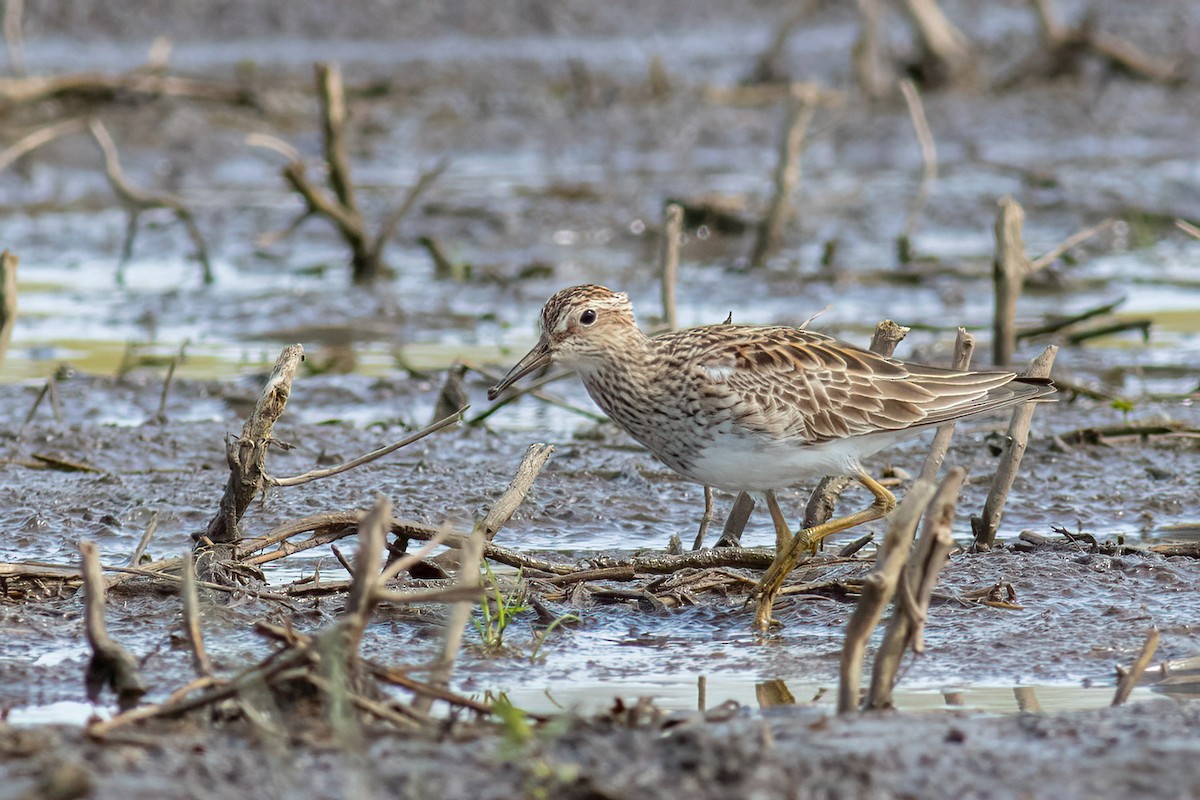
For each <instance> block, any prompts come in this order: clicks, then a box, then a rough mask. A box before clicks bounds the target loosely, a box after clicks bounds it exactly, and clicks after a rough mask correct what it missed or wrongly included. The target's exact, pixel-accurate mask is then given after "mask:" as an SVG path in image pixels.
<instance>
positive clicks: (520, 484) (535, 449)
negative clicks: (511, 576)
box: [479, 443, 554, 542]
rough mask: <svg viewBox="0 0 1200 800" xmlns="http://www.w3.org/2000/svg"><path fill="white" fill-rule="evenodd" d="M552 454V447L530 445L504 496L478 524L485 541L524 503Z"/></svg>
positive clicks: (537, 444) (539, 444)
mask: <svg viewBox="0 0 1200 800" xmlns="http://www.w3.org/2000/svg"><path fill="white" fill-rule="evenodd" d="M553 452H554V446H553V445H549V444H542V443H535V444H531V445H529V447H528V448H527V449H526V450H525V455H524V456H522V458H521V463H520V464H519V465H518V466H517V473H516V475H514V476H513V479H512V481H511V482H510V483H509V484H508V488H506V489H505V490H504V494H502V495H500V499H498V500H497V501H496V502H495V503H493V504H492V507H491V508H490V509H489V510H488V513H487V516H485V517H484V518H483V521H482V522H481V523H479V527H480V528H482V529H483V536H484V539H485V540H486V541H489V542H490V541H492V540H493V539H495V538H496V534H497V533H498V532H499V530H500V529H501V528H503V527H504V525H505V524H506V523H507V522H508V521H509V520H510V519H512V515H513V514H514V513H515V512H516V510H517V508H518V507H519V506H520V505H521V503H523V502H525V498H526V497H527V496H528V495H529V490H530V489H531V488H532V487H533V482H534V481H535V480H537V476H538V474H539V473H540V472H541V471H542V467H544V466H545V465H546V461H547V460H548V459H549V458H550V454H551V453H553Z"/></svg>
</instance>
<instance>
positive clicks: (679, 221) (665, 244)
mask: <svg viewBox="0 0 1200 800" xmlns="http://www.w3.org/2000/svg"><path fill="white" fill-rule="evenodd" d="M682 232H683V208H681V207H680V206H679V204H677V203H668V204H667V208H666V213H665V214H664V215H663V232H662V244H661V247H660V249H659V260H658V263H659V270H660V274H661V276H662V306H663V319H664V320H665V321H666V324H667V329H668V330H672V331H673V330H675V329H676V328H678V327H679V317H678V315H677V314H676V313H675V281H676V278H677V277H678V275H679V245H680V241H681V236H682Z"/></svg>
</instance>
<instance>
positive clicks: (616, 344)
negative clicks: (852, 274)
mask: <svg viewBox="0 0 1200 800" xmlns="http://www.w3.org/2000/svg"><path fill="white" fill-rule="evenodd" d="M551 363H558V364H560V365H562V366H564V367H567V368H570V369H573V370H575V372H576V373H578V375H579V377H580V379H581V380H582V381H583V385H584V387H585V388H586V389H587V391H588V394H589V395H591V397H592V399H593V400H594V401H595V402H596V405H598V406H600V408H601V409H602V410H603V411H604V412H605V413H606V414H607V415H608V416H609V417H610V418H611V419H612V420H613V422H615V423H617V425H619V426H620V427H621V428H623V429H624V430H625V431H626V432H628V433H629V434H630V435H631V436H632V437H633V438H634V439H636V440H637V441H638V442H640V443H641V444H643V445H644V446H645V447H646V448H647V449H648V450H650V452H652V453H653V454H654V455H655V456H656V457H657V458H658V459H659V460H660V461H662V462H663V463H664V464H666V465H667V466H668V467H670V468H671V469H673V470H674V471H675V472H677V473H679V474H680V475H682V476H683V477H685V478H687V479H689V480H692V481H695V482H696V483H699V484H702V485H706V486H713V487H715V488H718V489H724V490H728V491H732V492H738V491H745V492H748V493H750V494H751V496H754V497H757V498H759V499H761V500H763V501H765V503H766V506H767V509H768V510H769V511H770V514H771V520H772V523H773V524H774V526H775V535H776V558H775V563H774V564H772V567H771V569H769V570H768V572H767V576H766V577H764V579H763V583H762V584H760V592H759V599H760V615H759V618H758V620H757V623H758V624H759V625H760V627H765V626H766V625H767V624H774V623H773V621H772V620H770V619H769V614H770V602H771V598H773V595H774V591H777V590H778V584H779V583H781V582H782V579H783V577H784V576H785V575H786V573H787V572H788V571H790V570H791V568H792V566H794V564H795V557H796V555H797V554H798V553H799V552H801V551H802V550H803V549H805V548H811V547H815V545H816V544H817V543H818V542H819V541H820V540H821V539H823V538H824V537H826V536H829V535H830V534H833V533H837V532H839V531H843V530H847V529H848V528H852V527H855V526H857V525H860V524H863V523H865V522H869V521H871V520H876V519H879V518H881V517H883V516H885V515H887V514H888V513H889V512H890V511H891V510H892V509H893V508H894V507H895V504H896V498H895V496H894V495H893V494H892V493H891V492H890V491H888V490H887V489H886V488H885V487H884V486H882V485H880V484H879V482H877V481H876V480H874V479H873V478H872V477H871V476H870V475H868V474H867V473H866V471H865V470H864V469H863V467H862V464H861V461H862V459H863V458H865V457H867V456H869V455H872V454H874V453H876V452H878V451H880V450H882V449H884V448H886V447H888V446H890V445H893V444H895V443H897V442H900V441H903V440H904V439H907V438H909V437H912V436H914V435H916V434H918V433H920V432H921V431H922V430H923V429H925V428H927V427H929V426H936V425H940V424H941V423H944V422H950V421H953V420H957V419H961V418H963V417H968V416H973V415H975V414H982V413H985V412H988V411H994V410H996V409H999V408H1004V407H1006V406H1011V405H1015V404H1017V403H1022V402H1025V401H1028V400H1032V399H1035V398H1037V397H1041V396H1043V395H1046V394H1050V393H1052V392H1053V391H1054V388H1053V385H1052V384H1050V382H1049V381H1048V380H1045V379H1039V378H1025V377H1021V376H1018V375H1016V374H1014V373H1012V372H1005V371H963V370H952V369H944V368H941V367H930V366H924V365H920V364H912V363H907V362H904V361H899V360H897V359H894V358H887V357H884V356H881V355H879V354H877V353H873V352H871V351H869V350H864V349H862V348H859V347H856V346H854V345H852V344H847V343H845V342H841V341H838V340H837V339H834V338H833V337H831V336H826V335H824V334H821V333H816V332H813V331H809V330H805V329H802V328H793V327H787V326H780V325H770V326H759V325H730V324H725V325H706V326H702V327H698V328H688V329H686V330H680V331H672V332H670V333H664V334H661V335H659V336H653V337H650V336H646V335H645V334H644V333H642V331H641V330H640V329H639V328H638V326H637V321H636V320H635V318H634V314H633V306H632V304H631V303H630V301H629V296H628V295H626V294H624V293H619V292H613V291H611V290H610V289H607V288H605V287H603V286H595V285H584V286H573V287H571V288H568V289H563V290H562V291H560V292H558V293H557V294H555V295H554V296H553V297H551V298H550V299H549V300H548V301H547V302H546V305H545V306H544V307H543V308H542V313H541V336H540V338H539V339H538V342H537V344H536V345H534V347H533V349H532V350H530V351H529V353H528V354H526V355H525V357H524V358H522V359H521V360H520V361H519V362H517V364H516V366H514V367H513V368H512V370H511V371H510V372H509V373H508V374H507V375H506V376H505V377H504V379H503V380H501V381H500V382H499V383H498V384H496V385H495V386H493V387H492V388H491V389H490V390H489V391H488V399H489V400H495V399H496V397H497V396H499V394H500V393H501V392H503V391H504V390H505V389H507V388H508V387H509V386H511V385H513V384H514V383H516V382H517V381H518V380H520V379H521V378H522V377H524V376H526V375H528V374H530V373H532V372H534V371H536V370H539V369H542V368H543V367H546V366H548V365H550V364H551ZM825 475H850V476H852V477H854V478H855V479H856V480H858V481H859V482H860V483H861V484H862V485H863V486H865V487H866V488H867V489H868V490H869V491H870V492H871V493H872V494H873V495H874V497H875V500H874V502H873V503H872V505H871V506H870V507H868V508H866V509H864V510H862V511H859V512H856V513H854V514H850V515H848V516H846V517H841V518H838V519H832V520H829V521H828V522H825V523H823V524H821V525H818V526H815V527H813V528H810V529H807V530H801V531H799V532H797V533H796V534H795V536H793V534H792V532H791V529H790V528H789V527H788V524H787V521H786V519H785V518H784V515H783V512H782V511H781V510H780V508H779V503H778V501H777V500H776V498H775V491H776V490H777V489H782V488H785V487H789V486H793V485H796V484H798V483H801V482H804V481H806V480H812V479H814V478H820V477H823V476H825ZM772 586H773V587H774V590H772V588H771V587H772ZM764 595H768V598H767V604H768V605H767V609H766V612H765V613H766V616H765V617H764V616H763V614H762V613H761V609H762V606H761V603H762V601H763V596H764Z"/></svg>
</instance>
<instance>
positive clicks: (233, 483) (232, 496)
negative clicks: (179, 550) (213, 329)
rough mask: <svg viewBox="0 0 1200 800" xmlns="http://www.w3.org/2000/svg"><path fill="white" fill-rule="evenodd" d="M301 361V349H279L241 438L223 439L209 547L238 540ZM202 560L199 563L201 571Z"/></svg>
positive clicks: (262, 480) (263, 479)
mask: <svg viewBox="0 0 1200 800" xmlns="http://www.w3.org/2000/svg"><path fill="white" fill-rule="evenodd" d="M303 360H304V348H303V347H302V346H301V345H298V344H292V345H288V346H287V347H285V348H283V351H282V352H280V354H279V358H278V359H276V361H275V367H274V369H272V370H271V375H270V377H269V378H267V382H266V385H264V386H263V390H262V393H261V394H260V395H259V397H258V402H257V403H256V404H255V406H254V411H253V412H251V414H250V416H249V418H247V420H246V422H245V424H244V425H243V426H242V434H241V436H238V437H237V438H230V439H227V441H226V443H225V460H226V461H227V462H228V463H229V481H228V482H227V483H226V484H225V493H224V495H222V497H221V506H220V510H219V511H218V512H217V515H216V516H215V517H213V518H212V520H211V521H209V523H208V528H207V529H206V531H205V534H204V538H205V539H207V540H208V541H209V542H210V543H212V544H218V545H219V544H229V543H233V542H236V541H237V540H238V539H239V538H240V535H239V533H238V523H239V522H240V521H241V519H242V515H243V514H245V513H246V508H247V507H248V506H249V505H250V501H251V500H252V499H253V498H254V496H255V495H256V494H258V492H259V491H261V490H262V488H263V487H264V486H265V485H266V481H267V478H266V465H265V458H266V454H267V447H268V446H269V445H270V444H271V441H272V439H271V432H272V431H273V430H274V428H275V423H276V422H277V421H278V420H279V417H280V416H282V415H283V410H284V407H285V406H286V405H287V401H288V397H289V396H290V395H291V391H292V379H293V378H295V376H296V370H297V369H298V368H299V366H300V362H301V361H303ZM199 546H200V545H199V543H198V544H197V547H199ZM204 560H205V559H201V563H202V566H201V569H202V570H203V569H204V566H203V561H204Z"/></svg>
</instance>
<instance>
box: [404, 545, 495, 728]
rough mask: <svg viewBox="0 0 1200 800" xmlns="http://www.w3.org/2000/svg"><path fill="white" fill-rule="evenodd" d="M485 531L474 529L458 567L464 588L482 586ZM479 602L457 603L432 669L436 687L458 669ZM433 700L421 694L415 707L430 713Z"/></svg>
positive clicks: (431, 672)
mask: <svg viewBox="0 0 1200 800" xmlns="http://www.w3.org/2000/svg"><path fill="white" fill-rule="evenodd" d="M484 542H485V538H484V532H483V529H482V528H479V527H477V528H476V529H475V530H474V531H472V533H471V536H470V538H468V539H467V543H466V546H465V547H464V548H463V554H462V560H461V561H460V562H459V567H458V582H457V583H456V586H457V587H458V588H460V589H464V590H473V589H475V588H476V587H478V586H479V582H480V574H479V565H480V563H481V562H480V559H481V558H482V557H483V551H484ZM475 602H476V601H471V600H468V601H464V602H459V603H456V604H455V605H454V606H453V608H452V609H451V611H450V617H449V619H447V620H446V637H445V639H444V640H443V641H442V654H441V658H440V659H438V665H437V667H436V668H434V669H433V670H431V671H430V674H429V684H430V685H431V686H433V687H435V688H441V689H444V688H445V687H447V686H448V685H449V684H450V673H451V672H452V671H453V669H454V661H455V659H457V658H458V650H459V647H460V646H461V645H462V637H463V632H464V629H465V628H466V625H467V621H468V620H469V619H470V616H471V608H472V607H473V606H474V605H475ZM432 702H433V699H432V698H431V697H429V696H428V695H422V696H420V697H418V698H417V699H416V700H415V701H414V702H413V706H414V707H415V708H416V709H417V710H418V711H420V712H424V713H428V711H429V708H430V706H431V705H432Z"/></svg>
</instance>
